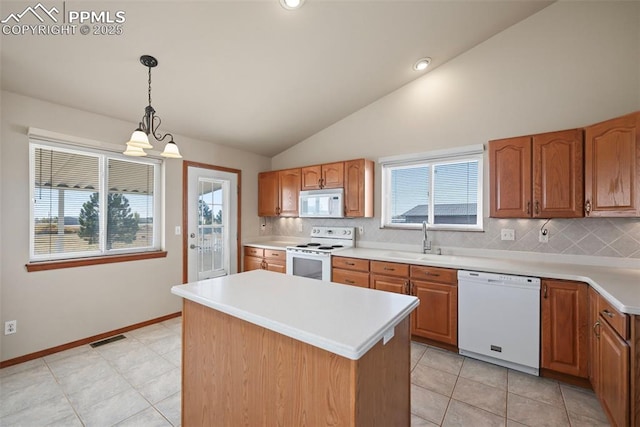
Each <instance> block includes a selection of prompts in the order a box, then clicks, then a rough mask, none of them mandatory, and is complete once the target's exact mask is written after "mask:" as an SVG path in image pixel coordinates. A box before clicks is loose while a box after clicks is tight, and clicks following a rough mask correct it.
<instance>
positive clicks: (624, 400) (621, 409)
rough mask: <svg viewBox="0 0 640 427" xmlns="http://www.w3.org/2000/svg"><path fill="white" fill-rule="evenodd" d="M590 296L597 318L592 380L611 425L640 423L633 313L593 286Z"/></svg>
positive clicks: (594, 328)
mask: <svg viewBox="0 0 640 427" xmlns="http://www.w3.org/2000/svg"><path fill="white" fill-rule="evenodd" d="M589 296H590V298H591V299H592V300H591V301H590V308H591V318H592V319H593V318H595V322H594V323H593V326H592V336H591V343H592V345H591V347H590V348H591V354H590V356H591V364H592V368H591V372H590V373H591V382H592V383H591V384H592V386H593V389H594V391H595V392H596V395H597V396H598V399H599V400H600V403H601V404H602V407H603V408H604V411H605V413H606V414H607V417H608V418H609V422H610V423H611V425H613V426H616V427H624V426H629V425H635V426H637V425H640V415H639V414H638V411H640V402H636V401H634V400H633V396H637V395H638V393H639V391H638V387H640V384H638V382H639V381H640V377H639V373H638V370H637V369H638V368H637V365H636V369H635V370H633V369H631V364H638V363H640V362H638V361H637V360H636V361H634V362H633V363H631V360H630V357H631V344H633V349H634V353H635V355H636V358H638V357H640V349H638V348H637V345H638V342H637V341H638V340H637V339H636V340H635V341H636V342H635V343H633V342H632V343H631V344H630V342H628V341H627V339H628V338H629V336H626V335H625V334H627V333H629V327H628V326H629V320H630V319H629V316H628V315H626V314H623V313H620V312H618V311H617V310H615V309H614V308H613V307H611V305H610V304H609V303H608V302H607V301H606V300H605V299H604V298H602V297H601V296H600V295H599V294H598V293H597V292H595V291H593V290H591V291H590V295H589ZM636 317H637V316H634V321H635V320H636V319H635V318H636ZM638 332H640V331H636V332H635V333H636V334H637V333H638ZM621 334H622V335H621ZM631 386H633V387H634V390H631Z"/></svg>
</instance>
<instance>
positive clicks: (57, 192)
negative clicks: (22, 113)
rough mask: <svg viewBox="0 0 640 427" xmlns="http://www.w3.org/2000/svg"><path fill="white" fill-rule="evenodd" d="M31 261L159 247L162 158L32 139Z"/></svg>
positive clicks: (140, 250) (156, 248)
mask: <svg viewBox="0 0 640 427" xmlns="http://www.w3.org/2000/svg"><path fill="white" fill-rule="evenodd" d="M30 156H31V195H32V209H31V245H30V246H31V260H32V261H44V260H53V259H65V258H80V257H90V256H100V255H108V254H118V253H119V254H122V253H127V252H143V251H151V250H159V249H160V242H161V239H160V231H159V230H160V227H159V225H160V223H161V221H160V209H159V207H160V197H159V194H160V191H159V188H160V187H159V186H160V180H159V177H160V161H158V160H155V159H143V160H137V159H136V160H128V159H125V158H122V157H121V156H120V155H119V154H115V153H107V152H100V151H97V150H91V149H86V150H85V149H79V148H76V147H73V148H70V147H65V146H62V145H60V144H46V143H41V142H40V141H38V142H33V141H32V143H31V147H30Z"/></svg>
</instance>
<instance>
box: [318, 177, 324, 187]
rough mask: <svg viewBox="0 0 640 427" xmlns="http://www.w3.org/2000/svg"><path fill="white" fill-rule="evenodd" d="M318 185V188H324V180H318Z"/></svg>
mask: <svg viewBox="0 0 640 427" xmlns="http://www.w3.org/2000/svg"><path fill="white" fill-rule="evenodd" d="M318 185H319V186H320V188H324V178H320V179H319V180H318Z"/></svg>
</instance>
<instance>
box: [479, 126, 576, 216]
mask: <svg viewBox="0 0 640 427" xmlns="http://www.w3.org/2000/svg"><path fill="white" fill-rule="evenodd" d="M583 177H584V171H583V136H582V130H581V129H571V130H565V131H559V132H549V133H544V134H538V135H532V136H522V137H516V138H507V139H499V140H493V141H489V185H490V193H491V194H490V205H491V207H490V215H491V216H492V217H495V218H578V217H582V216H583V215H584V214H583V212H584V211H583V196H584V184H583Z"/></svg>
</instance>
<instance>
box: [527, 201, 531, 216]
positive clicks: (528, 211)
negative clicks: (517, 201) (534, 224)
mask: <svg viewBox="0 0 640 427" xmlns="http://www.w3.org/2000/svg"><path fill="white" fill-rule="evenodd" d="M530 214H531V200H529V201H528V202H527V215H530Z"/></svg>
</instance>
